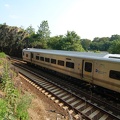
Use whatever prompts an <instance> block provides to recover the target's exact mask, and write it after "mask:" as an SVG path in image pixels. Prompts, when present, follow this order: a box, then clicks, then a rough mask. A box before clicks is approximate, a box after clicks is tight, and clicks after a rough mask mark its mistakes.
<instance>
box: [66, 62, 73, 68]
mask: <svg viewBox="0 0 120 120" xmlns="http://www.w3.org/2000/svg"><path fill="white" fill-rule="evenodd" d="M66 67H69V68H74V63H72V62H66Z"/></svg>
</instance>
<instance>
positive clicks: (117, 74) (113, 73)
mask: <svg viewBox="0 0 120 120" xmlns="http://www.w3.org/2000/svg"><path fill="white" fill-rule="evenodd" d="M109 77H110V78H113V79H117V80H120V71H115V70H110V72H109Z"/></svg>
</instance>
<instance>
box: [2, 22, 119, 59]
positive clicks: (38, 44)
mask: <svg viewBox="0 0 120 120" xmlns="http://www.w3.org/2000/svg"><path fill="white" fill-rule="evenodd" d="M50 34H51V31H50V30H49V25H48V21H42V22H41V24H40V25H39V26H38V31H36V32H35V29H34V28H33V27H32V25H30V26H29V27H28V28H26V29H23V28H18V27H13V26H8V25H6V24H5V23H4V24H0V51H4V52H5V53H6V54H9V55H14V56H19V57H21V53H22V49H23V48H25V47H33V48H42V49H57V50H68V51H89V50H90V51H108V52H110V53H117V54H120V50H119V48H120V47H119V46H120V35H117V34H116V35H112V36H111V37H102V38H99V37H95V38H94V39H93V40H89V39H81V38H80V36H79V35H77V34H76V32H75V31H67V33H66V34H65V35H59V36H52V37H51V36H50Z"/></svg>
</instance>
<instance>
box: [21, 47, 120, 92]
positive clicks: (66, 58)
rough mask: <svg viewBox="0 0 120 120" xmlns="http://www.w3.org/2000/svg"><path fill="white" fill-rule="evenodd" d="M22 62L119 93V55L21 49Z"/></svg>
mask: <svg viewBox="0 0 120 120" xmlns="http://www.w3.org/2000/svg"><path fill="white" fill-rule="evenodd" d="M22 57H23V60H24V61H26V62H27V63H29V64H35V65H38V66H41V67H44V68H47V69H50V70H53V71H57V72H59V73H63V74H65V75H67V76H71V77H74V78H77V79H80V80H83V81H86V82H89V83H91V84H93V85H97V86H101V87H103V88H107V89H109V90H112V91H114V92H117V93H120V55H119V54H108V53H92V52H74V51H62V50H46V49H35V48H27V49H23V53H22Z"/></svg>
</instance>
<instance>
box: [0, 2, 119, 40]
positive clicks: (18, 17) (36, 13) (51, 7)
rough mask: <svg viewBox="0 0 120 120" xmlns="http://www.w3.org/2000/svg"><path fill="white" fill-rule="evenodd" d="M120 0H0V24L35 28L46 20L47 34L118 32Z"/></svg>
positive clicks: (91, 35) (90, 35)
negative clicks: (48, 31)
mask: <svg viewBox="0 0 120 120" xmlns="http://www.w3.org/2000/svg"><path fill="white" fill-rule="evenodd" d="M119 12H120V0H18V1H16V0H0V24H2V23H4V22H6V23H7V24H8V25H11V26H18V27H20V26H23V27H25V28H26V27H28V26H29V25H32V26H33V27H34V28H35V29H36V30H37V26H39V25H40V23H41V22H42V21H43V20H47V21H48V24H49V27H50V31H51V33H52V34H51V36H55V35H65V34H66V33H67V30H69V31H72V30H73V31H75V32H76V33H77V34H78V35H79V36H80V37H81V38H87V39H91V40H92V39H93V38H94V37H110V36H111V35H113V34H119V35H120V30H119V29H120V14H119Z"/></svg>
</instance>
